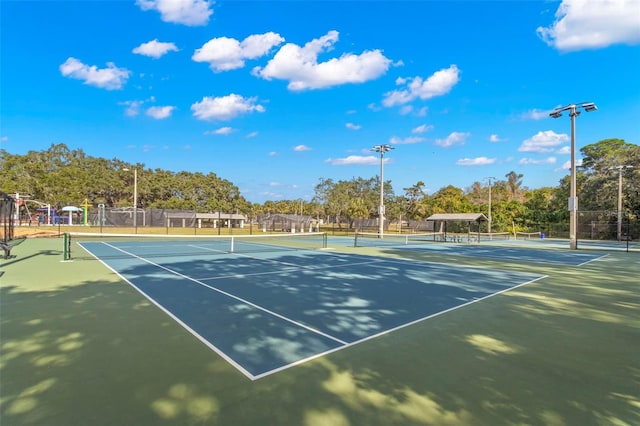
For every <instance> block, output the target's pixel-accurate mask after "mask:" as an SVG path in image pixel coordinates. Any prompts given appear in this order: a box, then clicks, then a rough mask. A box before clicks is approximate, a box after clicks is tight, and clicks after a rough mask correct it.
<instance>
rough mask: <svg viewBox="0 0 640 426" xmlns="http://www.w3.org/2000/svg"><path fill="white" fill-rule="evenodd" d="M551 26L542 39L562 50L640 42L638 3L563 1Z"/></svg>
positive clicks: (635, 0)
mask: <svg viewBox="0 0 640 426" xmlns="http://www.w3.org/2000/svg"><path fill="white" fill-rule="evenodd" d="M555 18H556V19H555V21H554V22H553V24H552V25H551V26H549V27H538V28H537V30H536V32H537V33H538V36H539V37H540V38H541V39H542V40H543V41H544V42H545V43H547V44H548V45H549V46H552V47H555V48H556V49H558V50H561V51H572V50H573V51H575V50H582V49H599V48H603V47H607V46H610V45H612V44H618V43H625V44H637V43H640V2H638V0H597V1H596V0H563V2H562V3H561V4H560V6H559V7H558V10H557V11H556V13H555Z"/></svg>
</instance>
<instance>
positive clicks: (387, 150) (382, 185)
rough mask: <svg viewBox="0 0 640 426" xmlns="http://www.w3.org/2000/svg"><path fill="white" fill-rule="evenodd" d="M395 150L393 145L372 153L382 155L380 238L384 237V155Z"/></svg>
mask: <svg viewBox="0 0 640 426" xmlns="http://www.w3.org/2000/svg"><path fill="white" fill-rule="evenodd" d="M392 149H394V148H393V147H392V146H391V145H387V144H384V145H376V146H374V147H373V148H371V151H375V152H378V153H380V204H379V205H378V216H379V220H378V222H379V228H378V238H383V237H384V154H385V153H387V152H389V151H391V150H392Z"/></svg>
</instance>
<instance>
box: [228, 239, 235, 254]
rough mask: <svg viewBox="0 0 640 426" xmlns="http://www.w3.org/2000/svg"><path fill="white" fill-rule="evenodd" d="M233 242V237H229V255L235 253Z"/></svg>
mask: <svg viewBox="0 0 640 426" xmlns="http://www.w3.org/2000/svg"><path fill="white" fill-rule="evenodd" d="M235 241H236V238H235V237H234V236H232V237H231V247H230V248H229V253H235Z"/></svg>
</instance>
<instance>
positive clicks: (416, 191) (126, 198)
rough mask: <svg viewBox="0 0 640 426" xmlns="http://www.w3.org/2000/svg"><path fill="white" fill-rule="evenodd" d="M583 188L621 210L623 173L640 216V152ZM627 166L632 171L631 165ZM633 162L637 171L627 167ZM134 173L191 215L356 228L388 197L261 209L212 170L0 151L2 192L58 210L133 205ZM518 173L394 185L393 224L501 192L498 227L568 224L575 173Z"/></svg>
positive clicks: (340, 191) (612, 152)
mask: <svg viewBox="0 0 640 426" xmlns="http://www.w3.org/2000/svg"><path fill="white" fill-rule="evenodd" d="M580 152H581V154H582V161H581V163H580V162H578V163H579V164H580V165H579V166H578V168H577V174H576V179H577V190H578V197H579V201H580V202H579V210H580V211H599V212H604V213H603V214H604V215H605V216H606V215H607V212H609V214H614V215H615V214H616V213H617V205H618V190H619V174H620V173H621V174H622V177H623V180H622V201H623V210H625V211H628V212H631V214H638V212H640V195H639V192H640V147H639V146H638V145H635V144H630V143H627V142H625V141H624V140H621V139H605V140H602V141H599V142H597V143H594V144H591V145H587V146H585V147H583V148H582V149H580ZM622 166H624V167H622ZM627 166H628V167H627ZM134 170H135V171H136V172H135V174H136V175H137V189H138V193H137V196H138V206H139V207H140V208H161V209H184V210H195V211H197V212H216V211H221V212H230V213H235V212H238V213H242V214H245V215H247V216H249V217H255V216H256V215H258V214H261V213H283V214H305V215H311V216H314V217H318V218H323V219H325V220H328V221H330V222H336V223H338V224H343V223H344V224H345V225H346V226H349V225H350V224H353V222H354V221H355V220H356V219H362V218H365V219H366V218H377V217H378V205H379V202H380V200H379V197H380V186H379V185H380V182H379V179H378V177H372V178H361V177H357V178H352V179H351V180H338V181H336V180H333V179H331V178H320V179H319V181H318V183H317V185H316V186H315V195H314V197H313V199H312V200H311V201H303V200H301V199H292V200H274V201H266V202H264V203H262V204H259V203H251V202H249V201H248V200H247V199H245V198H244V197H243V196H242V195H241V193H240V190H239V189H238V187H237V186H235V185H234V184H233V183H232V182H230V181H228V180H225V179H222V178H220V177H218V176H217V175H216V174H215V173H213V172H210V173H207V174H203V173H200V172H186V171H180V172H173V171H169V170H163V169H150V168H147V167H145V165H144V164H141V163H136V164H131V163H127V162H124V161H121V160H119V159H115V158H114V159H110V160H109V159H104V158H99V157H92V156H89V155H87V154H86V153H85V152H84V151H83V150H82V149H75V150H71V149H69V148H68V147H67V146H66V145H65V144H52V145H51V146H50V147H49V148H48V149H46V150H43V151H29V152H28V153H27V154H25V155H15V154H10V153H9V152H7V151H6V150H0V171H1V173H0V189H1V190H2V191H3V192H6V193H8V194H15V193H22V194H28V197H29V198H31V199H35V200H39V201H41V202H44V203H48V204H51V205H52V206H54V207H58V208H59V207H62V206H64V205H69V204H72V205H80V204H83V203H84V202H85V200H86V201H87V202H88V203H89V205H93V206H97V205H98V204H99V203H102V204H105V206H107V207H123V206H131V205H132V202H133V186H134V185H133V179H134ZM522 182H523V175H522V174H520V173H517V172H516V171H511V172H509V173H507V174H506V175H505V176H504V178H498V179H492V181H491V182H490V183H489V182H488V181H484V182H479V181H478V182H473V183H472V185H471V186H469V187H468V188H458V187H455V186H453V185H448V186H446V187H443V188H441V189H439V190H437V191H435V192H434V193H432V194H427V193H426V190H425V187H426V184H425V182H424V181H422V180H418V181H417V182H416V183H415V184H414V185H412V186H410V187H407V188H402V189H401V192H399V193H396V190H395V189H394V188H393V185H392V182H391V181H390V180H388V181H385V182H384V197H385V199H384V203H385V216H386V218H387V219H388V220H390V221H399V220H423V219H426V218H427V217H429V216H430V215H432V214H434V213H468V212H474V213H484V214H485V215H488V213H489V191H490V190H491V216H492V230H494V231H501V230H511V229H512V227H514V226H517V227H518V228H520V229H525V228H527V227H529V228H531V227H532V226H533V225H534V224H545V223H563V222H567V221H568V217H569V212H568V208H567V200H568V197H569V191H570V176H569V175H566V176H565V177H563V178H562V179H561V180H560V181H559V184H558V185H557V186H555V187H543V188H537V189H529V188H527V187H525V186H523V184H522Z"/></svg>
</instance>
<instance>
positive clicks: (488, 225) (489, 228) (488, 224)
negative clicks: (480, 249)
mask: <svg viewBox="0 0 640 426" xmlns="http://www.w3.org/2000/svg"><path fill="white" fill-rule="evenodd" d="M485 179H487V180H488V181H489V217H488V219H489V222H488V223H487V231H488V233H489V238H491V179H494V180H495V178H494V177H486V178H485Z"/></svg>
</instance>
